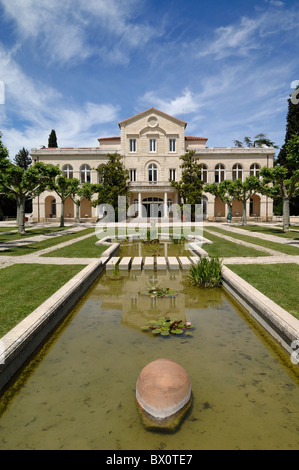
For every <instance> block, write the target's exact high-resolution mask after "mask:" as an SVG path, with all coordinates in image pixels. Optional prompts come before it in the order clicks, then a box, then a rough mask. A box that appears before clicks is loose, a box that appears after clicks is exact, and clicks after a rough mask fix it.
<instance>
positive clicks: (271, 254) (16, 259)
mask: <svg viewBox="0 0 299 470" xmlns="http://www.w3.org/2000/svg"><path fill="white" fill-rule="evenodd" d="M211 226H216V227H219V228H223V229H225V230H227V231H228V234H227V235H223V234H218V236H220V237H222V238H225V239H226V240H229V241H231V242H233V243H236V244H238V245H244V246H250V247H251V248H255V249H256V250H259V251H263V252H265V254H267V255H266V256H260V257H232V258H224V260H223V263H224V264H277V263H279V264H280V263H296V264H299V240H298V243H297V242H296V243H291V240H290V239H288V238H282V237H279V236H275V235H265V234H261V233H259V232H250V231H245V230H243V229H240V228H238V227H236V226H232V225H229V224H219V223H218V224H216V223H215V224H214V223H205V224H204V229H205V230H207V232H209V227H211ZM35 227H36V226H35ZM90 227H91V225H90ZM86 228H87V225H84V226H81V225H80V226H70V227H69V228H68V229H66V230H64V231H61V232H58V233H56V234H48V235H37V236H36V237H28V238H27V239H26V238H24V239H22V240H21V241H19V240H16V241H11V242H9V243H6V244H5V246H6V247H9V248H11V247H12V246H21V245H22V246H24V244H28V243H34V242H38V241H43V240H46V239H49V238H52V237H54V236H55V237H59V236H62V235H67V234H70V233H78V232H79V231H82V230H84V229H86ZM229 232H234V233H240V234H242V235H248V236H252V237H259V238H263V239H265V240H269V241H275V242H277V243H281V244H288V245H295V246H296V245H297V246H298V255H287V254H284V253H279V252H277V251H274V250H271V249H270V248H265V247H261V246H259V245H255V244H254V240H253V241H252V243H250V242H245V241H242V240H237V239H235V238H232V237H230V236H229ZM210 233H213V234H214V235H217V233H216V232H213V231H210ZM93 235H94V233H93V232H92V233H91V234H88V235H83V236H82V237H77V238H75V239H73V240H69V241H67V242H63V243H59V244H57V245H55V246H52V247H49V248H46V249H44V250H40V251H38V252H37V253H36V254H28V255H23V256H5V255H1V256H0V269H1V268H5V267H7V266H11V265H13V264H23V263H28V264H35V263H38V264H59V265H63V264H79V265H88V264H90V263H92V262H94V261H95V260H97V259H98V258H62V257H52V256H49V257H46V256H42V255H45V254H47V253H50V252H52V251H54V250H58V249H59V248H63V247H65V246H68V245H71V244H73V243H76V242H78V241H81V240H84V239H86V238H89V237H91V236H93ZM1 248H4V246H3V245H1ZM1 248H0V250H1ZM2 251H3V250H2Z"/></svg>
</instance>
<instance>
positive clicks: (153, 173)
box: [148, 163, 158, 182]
mask: <svg viewBox="0 0 299 470" xmlns="http://www.w3.org/2000/svg"><path fill="white" fill-rule="evenodd" d="M148 180H149V182H155V181H158V168H157V165H155V164H154V163H151V164H150V166H149V167H148Z"/></svg>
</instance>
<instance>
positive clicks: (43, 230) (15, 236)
mask: <svg viewBox="0 0 299 470" xmlns="http://www.w3.org/2000/svg"><path fill="white" fill-rule="evenodd" d="M71 228H72V227H40V228H31V229H27V230H26V233H25V234H24V235H20V234H19V233H18V232H16V231H15V230H17V228H16V227H11V228H8V227H2V228H1V229H0V233H1V232H3V233H1V234H0V243H6V242H11V241H14V240H22V239H24V238H31V237H36V236H37V235H51V234H53V233H57V232H58V233H59V232H61V231H64V230H69V229H71ZM9 231H12V232H13V233H6V232H9Z"/></svg>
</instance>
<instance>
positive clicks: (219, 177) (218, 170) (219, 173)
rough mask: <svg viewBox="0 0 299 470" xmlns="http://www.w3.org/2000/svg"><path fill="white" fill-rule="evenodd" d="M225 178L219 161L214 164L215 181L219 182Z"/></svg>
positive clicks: (223, 169)
mask: <svg viewBox="0 0 299 470" xmlns="http://www.w3.org/2000/svg"><path fill="white" fill-rule="evenodd" d="M224 180H225V168H224V165H221V163H219V164H218V165H216V166H215V183H220V182H221V181H224Z"/></svg>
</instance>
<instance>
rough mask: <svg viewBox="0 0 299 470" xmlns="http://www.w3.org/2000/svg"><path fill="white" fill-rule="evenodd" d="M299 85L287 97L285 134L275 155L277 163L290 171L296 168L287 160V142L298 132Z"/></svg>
mask: <svg viewBox="0 0 299 470" xmlns="http://www.w3.org/2000/svg"><path fill="white" fill-rule="evenodd" d="M298 95H299V86H298V87H297V88H296V90H295V91H294V92H293V93H292V94H291V95H290V98H289V99H288V114H287V124H286V134H285V140H284V144H283V146H282V147H281V149H280V152H279V154H278V157H277V163H278V164H279V165H281V166H285V167H286V168H288V169H289V170H290V171H293V170H296V169H297V168H294V166H292V165H291V164H290V163H288V161H287V143H288V142H289V141H290V140H291V139H292V137H293V136H294V134H299V103H298V98H296V96H297V97H298Z"/></svg>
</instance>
